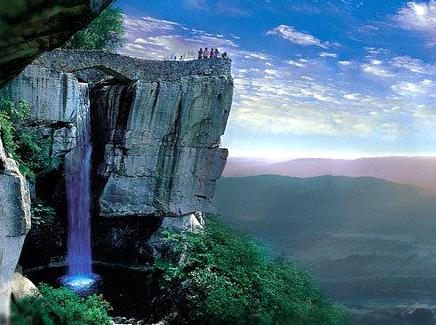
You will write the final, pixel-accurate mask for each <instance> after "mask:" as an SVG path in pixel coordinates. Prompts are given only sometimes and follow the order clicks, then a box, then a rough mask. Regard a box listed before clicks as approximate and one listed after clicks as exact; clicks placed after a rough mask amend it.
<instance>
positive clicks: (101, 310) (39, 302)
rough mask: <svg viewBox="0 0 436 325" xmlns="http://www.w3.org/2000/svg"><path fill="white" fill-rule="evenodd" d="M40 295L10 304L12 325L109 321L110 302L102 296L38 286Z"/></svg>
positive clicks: (61, 324)
mask: <svg viewBox="0 0 436 325" xmlns="http://www.w3.org/2000/svg"><path fill="white" fill-rule="evenodd" d="M39 291H40V293H41V296H40V297H29V298H24V299H22V300H19V301H17V302H16V303H15V304H13V305H12V318H11V323H12V324H13V325H31V324H40V325H55V324H56V325H64V324H65V325H66V324H92V325H94V324H101V325H106V324H108V325H109V324H112V321H111V318H110V317H109V316H108V310H109V304H108V303H107V302H106V301H104V300H103V298H102V297H101V296H97V295H92V296H90V297H87V298H81V297H79V296H77V295H76V294H74V293H72V292H71V291H69V290H68V289H66V288H61V289H54V288H52V287H50V286H47V285H41V286H40V287H39Z"/></svg>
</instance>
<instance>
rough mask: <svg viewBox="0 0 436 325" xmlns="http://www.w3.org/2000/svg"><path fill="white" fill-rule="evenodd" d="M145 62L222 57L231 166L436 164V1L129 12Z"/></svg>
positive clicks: (286, 1)
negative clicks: (212, 51)
mask: <svg viewBox="0 0 436 325" xmlns="http://www.w3.org/2000/svg"><path fill="white" fill-rule="evenodd" d="M117 6H119V7H121V8H122V9H123V11H124V13H125V15H126V16H125V22H126V27H127V31H128V42H127V44H126V45H125V48H123V49H122V50H121V51H120V52H121V53H124V54H128V55H133V56H137V57H143V58H154V59H156V58H159V59H166V58H170V57H172V56H174V55H184V56H185V57H189V56H190V55H192V54H195V52H196V50H197V48H199V47H209V48H210V47H219V48H220V49H221V51H227V52H229V53H230V56H231V58H232V59H233V75H234V78H235V96H234V104H233V108H232V113H231V116H230V120H229V125H228V128H227V131H226V134H225V136H224V137H223V145H224V146H226V147H228V148H229V149H230V153H231V155H232V156H251V157H268V158H277V159H288V158H297V157H332V158H354V157H362V156H385V155H436V1H433V0H432V1H416V2H408V1H394V0H392V1H380V0H361V1H355V0H354V1H352V0H336V1H318V0H296V1H294V0H264V1H262V0H245V1H242V0H215V1H209V0H156V1H138V0H119V1H118V2H117Z"/></svg>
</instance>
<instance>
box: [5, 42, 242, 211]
mask: <svg viewBox="0 0 436 325" xmlns="http://www.w3.org/2000/svg"><path fill="white" fill-rule="evenodd" d="M95 69H98V70H99V71H102V72H103V73H104V74H105V77H106V79H105V80H103V81H100V82H95V83H90V85H89V88H90V100H91V112H92V134H93V150H94V157H93V160H94V166H95V177H96V182H95V183H96V184H97V185H96V186H95V191H96V193H95V194H96V196H97V197H98V207H99V209H98V210H99V213H100V215H102V216H105V217H115V216H146V215H171V216H174V215H185V214H188V213H192V212H195V211H208V210H210V200H211V199H212V197H213V194H214V191H215V181H216V180H217V179H218V178H219V177H220V176H221V173H222V171H223V169H224V165H225V162H226V158H227V150H226V149H222V148H220V147H219V144H220V137H221V135H222V134H223V133H224V131H225V127H226V123H227V118H228V115H229V112H230V108H231V103H232V94H233V80H232V77H231V72H230V60H222V59H211V60H199V61H187V62H175V61H147V60H140V59H133V58H129V57H123V56H120V55H116V54H110V53H105V52H100V51H77V50H73V51H59V50H58V51H53V52H48V53H46V54H44V55H43V56H41V57H40V58H39V59H38V60H36V61H35V62H34V64H32V65H31V66H29V67H28V68H26V69H25V70H24V71H23V73H22V74H21V75H20V76H18V77H17V78H15V79H14V80H13V81H11V82H10V83H9V85H8V86H7V87H6V88H5V89H4V90H3V91H2V94H3V95H6V96H9V97H12V98H13V99H24V100H26V101H28V102H29V103H30V106H31V121H32V123H33V124H36V125H38V126H39V127H44V128H45V133H46V134H47V135H48V136H50V137H51V138H52V143H53V146H52V147H53V149H52V155H54V156H62V155H63V154H65V153H67V152H68V151H69V150H71V148H72V147H74V145H75V134H76V132H77V130H76V128H77V125H78V120H77V116H78V115H77V111H78V108H79V107H80V101H81V100H82V99H81V96H87V94H85V95H84V94H83V93H81V91H80V89H81V88H80V87H79V86H80V83H79V81H78V79H77V78H76V77H75V75H74V73H76V74H77V75H78V76H81V77H82V78H83V75H84V71H88V72H95ZM89 75H99V74H95V73H94V74H89V73H88V74H87V76H89ZM82 78H81V79H82ZM82 81H83V80H82ZM87 81H88V80H87ZM92 81H95V80H92Z"/></svg>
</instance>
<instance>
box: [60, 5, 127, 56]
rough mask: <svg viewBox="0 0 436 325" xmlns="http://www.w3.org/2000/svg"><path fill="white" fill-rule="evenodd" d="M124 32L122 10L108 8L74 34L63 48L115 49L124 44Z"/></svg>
mask: <svg viewBox="0 0 436 325" xmlns="http://www.w3.org/2000/svg"><path fill="white" fill-rule="evenodd" d="M124 34H125V28H124V22H123V14H122V11H121V10H120V9H117V8H108V9H106V10H104V11H103V12H102V13H101V14H100V15H99V16H98V17H97V18H96V19H95V20H94V21H93V22H92V23H91V24H90V25H89V26H88V27H86V28H85V29H83V30H81V31H79V32H77V33H76V34H74V36H73V37H72V38H70V39H69V40H68V41H67V42H66V43H65V44H64V46H63V48H66V49H81V50H106V51H115V50H116V49H118V48H119V47H121V46H122V45H123V44H124V41H125V38H124Z"/></svg>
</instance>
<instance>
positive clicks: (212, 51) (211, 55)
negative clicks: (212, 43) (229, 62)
mask: <svg viewBox="0 0 436 325" xmlns="http://www.w3.org/2000/svg"><path fill="white" fill-rule="evenodd" d="M214 53H215V50H214V49H213V48H212V49H210V53H209V59H212V58H213V55H214Z"/></svg>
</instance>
